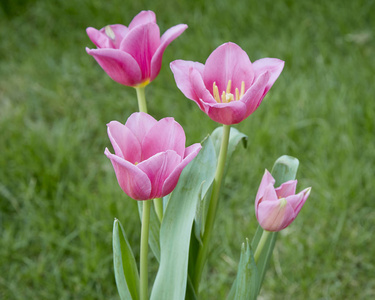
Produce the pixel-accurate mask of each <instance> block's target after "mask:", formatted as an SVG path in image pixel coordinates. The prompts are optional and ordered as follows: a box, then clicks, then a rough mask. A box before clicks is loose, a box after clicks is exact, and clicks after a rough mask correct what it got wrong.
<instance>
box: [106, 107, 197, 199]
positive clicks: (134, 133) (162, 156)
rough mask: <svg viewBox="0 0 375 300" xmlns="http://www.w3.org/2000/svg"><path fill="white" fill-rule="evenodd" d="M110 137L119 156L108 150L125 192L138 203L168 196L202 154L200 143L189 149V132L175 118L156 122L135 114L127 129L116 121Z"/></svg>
mask: <svg viewBox="0 0 375 300" xmlns="http://www.w3.org/2000/svg"><path fill="white" fill-rule="evenodd" d="M107 126H108V136H109V139H110V141H111V143H112V146H113V149H114V151H115V154H112V153H110V151H109V150H108V149H107V148H106V149H105V155H107V157H108V158H109V159H110V160H111V162H112V165H113V167H114V169H115V173H116V177H117V180H118V183H119V185H120V187H121V188H122V189H123V191H124V192H125V193H126V194H127V195H128V196H130V197H131V198H133V199H135V200H148V199H155V198H160V197H164V196H166V195H168V194H169V193H170V192H171V191H172V190H173V189H174V188H175V186H176V184H177V181H178V178H179V177H180V174H181V172H182V170H183V168H184V167H185V166H186V165H187V164H188V163H189V162H190V161H191V160H192V159H193V158H194V157H195V156H196V155H197V154H198V152H199V150H200V149H201V145H200V144H199V143H197V144H193V145H191V146H190V147H187V148H185V140H186V137H185V132H184V130H183V128H182V127H181V125H180V124H178V123H177V122H176V121H175V120H174V119H173V118H164V119H161V120H160V121H156V120H155V119H154V118H153V117H151V116H150V115H148V114H146V113H142V112H139V113H134V114H132V115H131V116H130V117H129V119H128V120H127V121H126V123H125V125H123V124H121V123H119V122H117V121H112V122H110V123H109V124H108V125H107Z"/></svg>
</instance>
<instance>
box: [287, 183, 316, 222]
mask: <svg viewBox="0 0 375 300" xmlns="http://www.w3.org/2000/svg"><path fill="white" fill-rule="evenodd" d="M310 190H311V188H307V189H304V190H303V191H302V192H299V193H298V194H297V195H293V196H289V197H287V198H286V200H287V201H288V203H290V205H291V206H292V207H293V209H294V212H295V214H296V216H297V215H298V214H299V212H300V211H301V208H302V206H303V205H304V204H305V202H306V200H307V198H308V197H309V195H310Z"/></svg>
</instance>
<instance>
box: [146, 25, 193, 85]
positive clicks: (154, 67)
mask: <svg viewBox="0 0 375 300" xmlns="http://www.w3.org/2000/svg"><path fill="white" fill-rule="evenodd" d="M187 27H188V26H187V25H185V24H179V25H176V26H173V27H171V28H169V29H168V30H167V31H166V32H165V33H164V34H163V36H162V37H161V39H160V45H159V47H158V49H157V50H156V52H155V53H154V56H153V57H152V60H151V77H150V80H151V81H152V80H154V79H155V78H156V76H158V74H159V72H160V68H161V62H162V59H163V54H164V50H165V48H167V46H168V45H169V44H170V43H171V42H172V41H173V40H174V39H176V38H177V37H179V36H180V35H181V34H182V33H183V32H184V31H185V30H186V28H187Z"/></svg>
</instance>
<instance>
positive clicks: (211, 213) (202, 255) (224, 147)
mask: <svg viewBox="0 0 375 300" xmlns="http://www.w3.org/2000/svg"><path fill="white" fill-rule="evenodd" d="M229 133H230V125H223V136H222V140H221V146H220V153H219V159H218V162H217V168H216V173H215V179H214V182H213V185H212V194H211V199H210V204H209V208H208V212H207V220H206V224H205V227H204V234H203V241H202V242H203V245H202V246H201V247H200V248H199V252H198V257H197V263H196V266H195V276H194V289H195V292H196V293H198V289H199V282H200V280H201V276H202V272H203V267H204V265H205V263H206V259H207V254H208V246H209V241H210V238H211V234H212V229H213V227H214V221H215V217H216V212H217V205H218V200H219V192H220V186H221V181H222V179H223V175H224V169H225V160H226V158H227V151H228V142H229Z"/></svg>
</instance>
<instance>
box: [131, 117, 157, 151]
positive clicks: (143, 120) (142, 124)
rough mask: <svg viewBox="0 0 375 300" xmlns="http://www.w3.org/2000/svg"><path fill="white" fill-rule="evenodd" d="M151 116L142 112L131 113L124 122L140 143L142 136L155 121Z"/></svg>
mask: <svg viewBox="0 0 375 300" xmlns="http://www.w3.org/2000/svg"><path fill="white" fill-rule="evenodd" d="M157 122H158V121H156V120H155V119H154V118H153V117H152V116H150V115H149V114H146V113H144V112H137V113H133V114H132V115H131V116H130V117H129V118H128V120H127V121H126V123H125V126H126V127H127V128H129V129H130V130H131V131H132V132H133V134H134V135H135V136H136V138H137V139H138V141H139V143H140V144H141V145H142V142H143V138H144V137H145V135H146V134H147V132H149V131H150V129H151V128H152V127H153V126H154V125H155V124H156V123H157Z"/></svg>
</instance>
